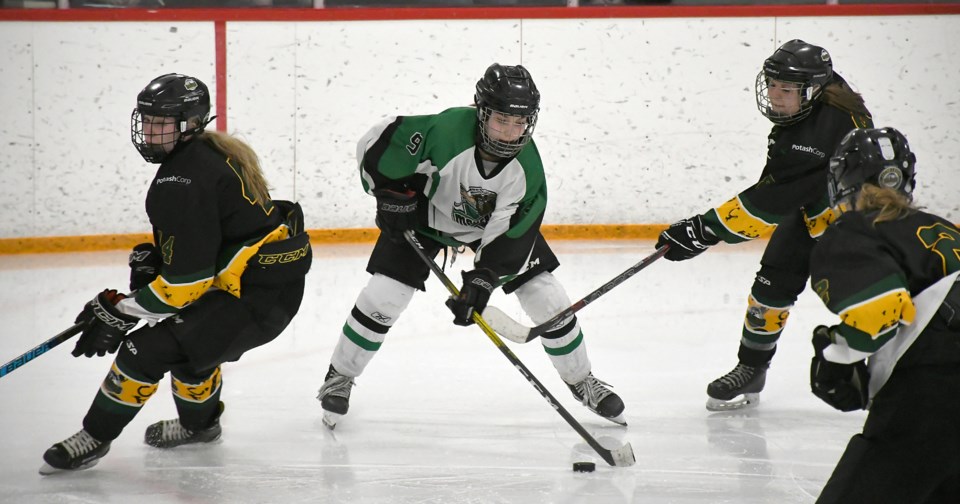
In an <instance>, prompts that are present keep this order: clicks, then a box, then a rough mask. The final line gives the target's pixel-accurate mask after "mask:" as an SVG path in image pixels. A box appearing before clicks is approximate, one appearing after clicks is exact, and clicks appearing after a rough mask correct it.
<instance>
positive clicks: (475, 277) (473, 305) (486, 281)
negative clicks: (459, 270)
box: [446, 268, 499, 326]
mask: <svg viewBox="0 0 960 504" xmlns="http://www.w3.org/2000/svg"><path fill="white" fill-rule="evenodd" d="M497 280H499V279H498V278H497V274H496V273H494V272H493V271H491V270H488V269H486V268H477V269H475V270H471V271H464V272H463V287H462V288H461V289H460V295H459V296H457V297H451V298H450V299H448V300H447V303H446V304H447V308H450V311H452V312H453V323H454V324H457V325H459V326H468V325H470V324H472V323H473V314H474V313H482V312H483V309H484V308H486V307H487V301H490V294H492V293H493V289H495V288H496V287H497Z"/></svg>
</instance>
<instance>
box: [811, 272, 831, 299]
mask: <svg viewBox="0 0 960 504" xmlns="http://www.w3.org/2000/svg"><path fill="white" fill-rule="evenodd" d="M813 290H814V291H815V292H816V293H817V295H818V296H820V300H821V301H823V304H825V305H829V304H830V281H829V280H827V279H826V278H824V279H823V280H820V281H819V282H816V283H814V284H813Z"/></svg>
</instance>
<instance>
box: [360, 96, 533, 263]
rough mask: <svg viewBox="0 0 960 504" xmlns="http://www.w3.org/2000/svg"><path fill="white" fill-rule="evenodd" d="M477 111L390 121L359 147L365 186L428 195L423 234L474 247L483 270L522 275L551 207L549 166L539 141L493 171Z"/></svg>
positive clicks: (454, 110)
mask: <svg viewBox="0 0 960 504" xmlns="http://www.w3.org/2000/svg"><path fill="white" fill-rule="evenodd" d="M477 127H478V121H477V111H476V109H475V108H472V107H460V108H452V109H448V110H445V111H443V112H441V113H439V114H435V115H422V116H400V117H390V118H388V119H387V120H385V121H384V122H382V123H380V124H378V125H377V126H375V127H374V128H373V129H371V130H370V131H369V132H368V133H367V134H366V135H365V136H364V137H363V138H362V139H361V140H360V143H359V145H358V148H357V149H358V152H357V157H358V160H359V162H360V166H359V168H360V175H361V179H362V183H363V188H364V190H365V191H367V192H368V193H372V192H373V191H374V190H377V189H392V190H397V191H402V190H405V189H411V190H413V191H415V192H417V193H418V194H419V195H420V198H421V202H422V203H425V204H422V205H421V207H422V208H421V210H422V212H421V215H420V217H421V222H422V223H423V226H422V227H421V229H418V231H419V232H421V233H424V234H425V235H427V236H430V237H432V238H434V239H436V240H438V241H440V242H441V243H445V244H447V245H451V246H459V245H461V244H469V245H471V246H472V247H474V248H475V249H476V251H477V254H476V259H475V265H476V267H483V268H489V269H491V270H493V271H494V272H496V273H497V274H499V275H501V276H506V275H514V274H517V273H519V272H520V271H521V270H522V269H523V268H524V267H525V266H526V261H527V257H528V256H529V254H530V252H531V250H532V248H533V244H534V242H535V241H536V238H537V236H538V235H539V231H540V222H541V220H542V219H543V213H544V210H545V209H546V206H547V186H546V183H545V181H544V174H543V163H542V162H541V160H540V153H539V152H538V151H537V146H536V144H535V143H534V142H533V141H531V142H530V143H528V144H527V145H526V146H525V147H524V148H523V150H521V151H520V153H519V154H518V155H517V156H516V157H514V158H512V159H509V160H504V161H501V162H499V163H493V164H491V165H490V166H487V167H485V166H484V162H483V161H482V160H481V158H480V153H479V149H478V147H477V145H476V144H477V141H476V140H477Z"/></svg>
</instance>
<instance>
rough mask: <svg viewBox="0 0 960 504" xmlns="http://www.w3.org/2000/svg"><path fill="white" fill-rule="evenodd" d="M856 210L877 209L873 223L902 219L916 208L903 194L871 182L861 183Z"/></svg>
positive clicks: (867, 210) (868, 210)
mask: <svg viewBox="0 0 960 504" xmlns="http://www.w3.org/2000/svg"><path fill="white" fill-rule="evenodd" d="M857 210H859V211H862V212H870V211H875V210H879V211H878V212H877V216H876V217H874V219H873V223H874V224H877V223H879V222H886V221H892V220H897V219H902V218H903V217H906V216H907V215H910V214H911V213H913V212H914V211H915V210H916V209H915V207H914V206H913V205H912V204H911V202H910V198H908V197H907V196H906V195H905V194H903V193H901V192H899V191H897V190H894V189H890V188H885V187H884V188H881V187H877V186H875V185H873V184H863V187H862V188H861V189H860V194H859V195H858V196H857Z"/></svg>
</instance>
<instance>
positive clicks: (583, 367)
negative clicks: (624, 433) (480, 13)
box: [317, 63, 626, 428]
mask: <svg viewBox="0 0 960 504" xmlns="http://www.w3.org/2000/svg"><path fill="white" fill-rule="evenodd" d="M474 100H475V105H476V106H475V107H458V108H451V109H447V110H445V111H443V112H440V113H439V114H434V115H421V116H399V117H390V118H388V119H387V120H385V121H383V122H382V123H380V124H378V125H377V126H375V127H374V128H373V129H371V130H370V131H369V132H368V133H367V134H366V135H365V136H364V137H363V138H362V139H361V140H360V142H359V145H358V147H357V159H358V162H359V169H360V178H361V181H362V184H363V189H364V190H365V191H366V192H367V193H368V194H370V195H372V196H374V197H375V198H376V203H377V217H376V222H377V226H378V227H379V228H380V231H381V234H380V237H379V239H378V240H377V243H376V245H375V246H374V249H373V252H372V254H371V256H370V260H369V263H368V265H367V272H369V273H370V274H371V275H373V276H372V277H371V278H370V281H369V283H368V284H367V286H366V287H365V288H364V289H363V290H362V291H361V292H360V295H359V297H358V298H357V301H356V303H355V304H354V307H353V309H352V310H351V313H350V315H349V316H348V317H347V320H346V323H345V324H344V325H343V329H342V331H341V333H340V340H339V342H338V344H337V346H336V349H335V350H334V353H333V356H332V357H331V359H330V367H329V370H328V372H327V375H326V378H325V382H324V384H323V386H322V387H321V388H320V391H319V394H318V396H317V399H319V400H320V403H321V406H322V407H323V410H324V423H325V424H326V425H327V426H328V427H330V428H333V427H334V426H335V425H336V422H337V421H338V419H339V418H340V417H341V416H342V415H344V414H346V413H347V410H348V408H349V400H350V392H351V389H352V387H353V385H354V381H355V379H356V378H357V377H359V376H360V375H361V374H362V373H363V370H364V369H365V368H366V366H367V364H369V363H370V360H371V359H372V358H373V356H374V355H376V353H377V351H378V350H379V349H380V346H381V344H382V343H383V342H384V339H385V338H386V336H387V333H388V332H389V331H390V328H391V327H393V325H394V324H395V323H396V322H397V320H398V319H399V318H400V315H401V314H402V313H403V312H404V310H405V309H406V308H407V305H408V303H409V302H410V299H411V298H412V297H413V294H414V292H416V291H417V290H424V281H425V280H426V279H427V278H428V276H429V275H430V269H429V268H428V266H427V265H426V264H424V262H423V261H422V260H421V259H420V257H419V256H418V255H417V253H416V252H415V251H414V250H413V249H412V248H411V246H410V245H409V244H408V243H406V241H405V240H404V238H403V232H404V231H407V230H413V231H415V233H416V235H417V239H418V241H419V242H420V243H421V244H422V246H423V247H424V249H425V251H426V252H427V254H428V255H429V256H430V257H435V256H436V255H437V254H438V253H439V251H440V250H441V249H445V248H446V247H454V248H457V247H462V246H467V247H469V248H470V249H472V250H473V251H474V252H475V259H474V264H473V268H472V269H470V270H468V271H464V272H463V274H462V276H463V286H462V288H461V289H460V295H459V296H458V297H456V298H453V297H451V298H450V299H449V300H448V301H447V306H448V307H449V308H450V310H451V311H452V312H453V314H454V323H455V324H457V325H462V326H465V325H470V324H472V323H473V321H472V320H471V319H472V315H473V313H474V312H478V313H480V312H482V311H483V309H484V307H485V306H486V304H487V301H488V300H489V298H490V294H491V293H492V292H493V290H494V289H496V288H498V287H502V288H503V291H504V292H505V293H508V294H509V293H516V295H517V297H518V299H519V301H520V305H521V307H522V308H523V310H524V311H525V312H526V313H527V314H528V315H529V316H530V318H531V319H532V320H533V321H534V322H536V323H541V322H545V321H546V320H548V319H550V317H552V316H553V315H554V314H556V313H557V312H560V311H561V310H563V309H564V308H566V307H568V306H569V305H570V299H569V297H568V296H567V293H566V291H565V290H564V288H563V286H562V285H561V284H560V282H559V281H558V280H557V279H556V278H555V277H554V276H553V274H552V273H551V272H552V271H553V270H554V269H556V268H557V267H558V266H559V265H560V263H559V261H558V260H557V258H556V256H555V255H554V254H553V252H552V251H551V250H550V247H549V246H548V245H547V242H546V241H545V240H544V238H543V236H542V235H541V234H540V223H541V221H542V219H543V214H544V210H545V209H546V206H547V187H546V183H545V180H544V173H543V164H542V161H541V159H540V153H539V152H538V151H537V146H536V143H535V142H534V141H533V130H534V127H535V126H536V124H537V114H538V112H539V109H540V93H539V91H537V87H536V85H535V84H534V82H533V78H532V77H531V76H530V73H529V72H528V71H527V69H525V68H524V67H523V66H520V65H517V66H507V65H500V64H496V63H495V64H493V65H491V66H490V67H489V68H487V70H486V72H485V73H484V75H483V77H482V78H481V79H480V80H479V81H478V82H477V86H476V95H475V97H474ZM541 342H542V344H543V349H544V351H545V352H546V353H547V355H548V357H549V358H550V360H551V361H552V363H553V366H554V367H555V368H556V370H557V372H558V373H559V374H560V377H561V378H562V379H563V381H564V382H565V383H566V384H567V386H568V387H569V389H570V391H571V392H572V393H573V396H574V397H575V398H576V399H577V400H578V401H580V402H582V403H583V404H584V405H585V406H586V407H587V408H589V409H590V410H591V411H593V412H595V413H596V414H598V415H600V416H601V417H603V418H606V419H608V420H610V421H613V422H615V423H619V424H623V425H625V424H626V422H625V421H624V419H623V410H624V405H623V401H622V400H621V399H620V397H619V396H618V395H617V394H615V393H614V392H613V391H612V390H610V388H609V385H608V384H606V383H604V382H602V381H600V380H598V379H596V378H595V377H594V376H593V374H592V372H591V365H590V360H589V358H588V357H587V349H586V345H585V343H584V338H583V333H582V332H581V329H580V324H579V322H578V320H577V318H576V317H575V316H573V317H570V318H569V319H568V320H566V321H564V323H563V324H562V325H560V326H558V327H556V328H554V329H552V330H551V331H549V332H547V333H545V334H544V335H543V336H542V338H541Z"/></svg>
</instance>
